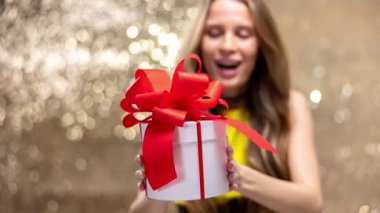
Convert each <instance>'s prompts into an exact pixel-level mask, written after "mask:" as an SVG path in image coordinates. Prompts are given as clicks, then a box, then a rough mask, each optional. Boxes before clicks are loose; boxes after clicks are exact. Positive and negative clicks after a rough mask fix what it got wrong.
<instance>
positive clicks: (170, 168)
mask: <svg viewBox="0 0 380 213" xmlns="http://www.w3.org/2000/svg"><path fill="white" fill-rule="evenodd" d="M189 58H192V59H195V60H196V61H197V62H198V70H197V72H196V73H188V72H185V69H184V63H185V60H186V59H189ZM201 70H202V63H201V59H200V58H199V56H198V55H196V54H190V55H188V56H187V57H186V58H184V59H182V60H181V61H180V62H179V64H178V65H177V67H176V69H175V71H174V74H173V80H171V79H170V77H169V75H168V73H167V72H166V71H165V70H159V69H149V70H148V69H138V70H136V73H135V79H136V80H135V82H133V83H132V84H131V85H130V87H129V88H128V89H127V90H126V92H125V98H124V99H123V100H122V101H121V103H120V105H121V108H122V109H123V110H124V111H126V112H128V113H129V114H128V115H127V116H125V117H124V119H123V125H124V126H125V127H131V126H133V125H135V124H137V123H140V122H141V121H140V120H138V119H136V118H135V116H134V114H135V113H137V112H151V113H152V115H151V116H150V117H148V118H147V119H145V120H148V119H149V120H150V122H149V123H148V126H147V128H146V131H145V135H144V142H143V149H142V154H143V156H144V168H145V173H146V177H147V179H148V181H149V183H150V185H151V187H152V189H153V190H156V189H158V188H160V187H162V186H164V185H166V184H168V183H169V182H171V181H172V180H174V179H176V177H177V174H176V171H175V166H174V160H173V133H174V130H175V127H177V126H183V124H184V122H185V121H198V120H220V121H223V122H225V123H226V124H228V125H231V126H233V127H235V128H237V129H238V130H239V131H241V132H242V133H243V134H245V135H246V136H247V137H248V138H249V139H250V140H251V141H252V142H253V143H255V144H257V145H258V146H259V147H261V148H264V149H266V150H268V151H271V152H274V153H277V151H276V149H275V148H274V147H273V146H272V145H271V144H270V143H269V142H268V141H267V140H266V139H265V138H264V137H262V136H261V135H260V134H259V133H257V132H256V131H255V130H253V129H252V128H251V127H250V126H249V125H247V124H245V123H243V122H241V121H238V120H233V119H230V118H227V117H224V116H218V115H212V114H209V113H208V112H207V110H208V109H210V108H214V107H215V106H216V105H218V104H222V105H224V106H225V107H226V108H228V104H227V103H226V102H225V101H224V100H223V99H221V98H220V96H221V95H222V92H223V85H222V84H221V83H220V82H219V81H210V79H209V76H208V75H207V74H205V73H200V71H201Z"/></svg>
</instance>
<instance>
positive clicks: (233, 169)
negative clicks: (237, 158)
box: [227, 161, 235, 172]
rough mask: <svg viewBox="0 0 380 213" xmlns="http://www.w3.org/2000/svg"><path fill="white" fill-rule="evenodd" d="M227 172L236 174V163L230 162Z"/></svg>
mask: <svg viewBox="0 0 380 213" xmlns="http://www.w3.org/2000/svg"><path fill="white" fill-rule="evenodd" d="M227 171H228V172H234V171H235V162H234V161H229V162H228V164H227Z"/></svg>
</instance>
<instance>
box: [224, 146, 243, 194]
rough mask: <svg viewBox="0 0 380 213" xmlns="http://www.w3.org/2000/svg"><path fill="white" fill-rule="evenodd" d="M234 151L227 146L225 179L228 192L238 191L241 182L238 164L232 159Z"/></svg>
mask: <svg viewBox="0 0 380 213" xmlns="http://www.w3.org/2000/svg"><path fill="white" fill-rule="evenodd" d="M233 154H234V149H233V148H232V146H231V145H230V144H228V145H227V159H228V162H227V173H228V174H227V178H228V182H229V186H230V190H238V189H239V186H240V182H241V178H240V177H241V176H240V171H239V164H238V163H237V162H236V161H235V159H234V156H233Z"/></svg>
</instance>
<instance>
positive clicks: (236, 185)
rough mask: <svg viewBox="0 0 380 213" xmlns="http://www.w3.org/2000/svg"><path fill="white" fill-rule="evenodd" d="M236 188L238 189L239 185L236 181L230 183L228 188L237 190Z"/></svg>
mask: <svg viewBox="0 0 380 213" xmlns="http://www.w3.org/2000/svg"><path fill="white" fill-rule="evenodd" d="M238 189H239V185H238V184H237V183H231V184H230V190H238Z"/></svg>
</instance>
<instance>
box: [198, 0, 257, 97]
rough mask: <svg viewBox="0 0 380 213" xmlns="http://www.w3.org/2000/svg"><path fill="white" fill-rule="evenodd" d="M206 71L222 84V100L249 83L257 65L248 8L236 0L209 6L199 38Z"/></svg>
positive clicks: (214, 3) (216, 2)
mask: <svg viewBox="0 0 380 213" xmlns="http://www.w3.org/2000/svg"><path fill="white" fill-rule="evenodd" d="M201 52H202V57H203V63H204V64H205V69H206V71H207V72H208V73H209V75H210V77H211V78H212V79H213V80H219V81H221V82H222V83H223V85H224V87H225V90H224V96H225V97H234V96H236V95H238V94H239V93H240V91H241V90H242V89H244V86H245V85H246V83H247V82H248V79H249V77H250V75H251V73H252V71H253V68H254V66H255V63H256V56H257V52H258V41H257V37H256V34H255V24H254V21H253V17H252V15H251V12H250V9H249V8H248V7H247V5H245V4H244V3H242V2H239V1H235V0H216V1H214V2H213V3H212V4H211V8H210V11H209V15H208V18H207V20H206V26H205V29H204V32H203V35H202V41H201Z"/></svg>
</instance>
